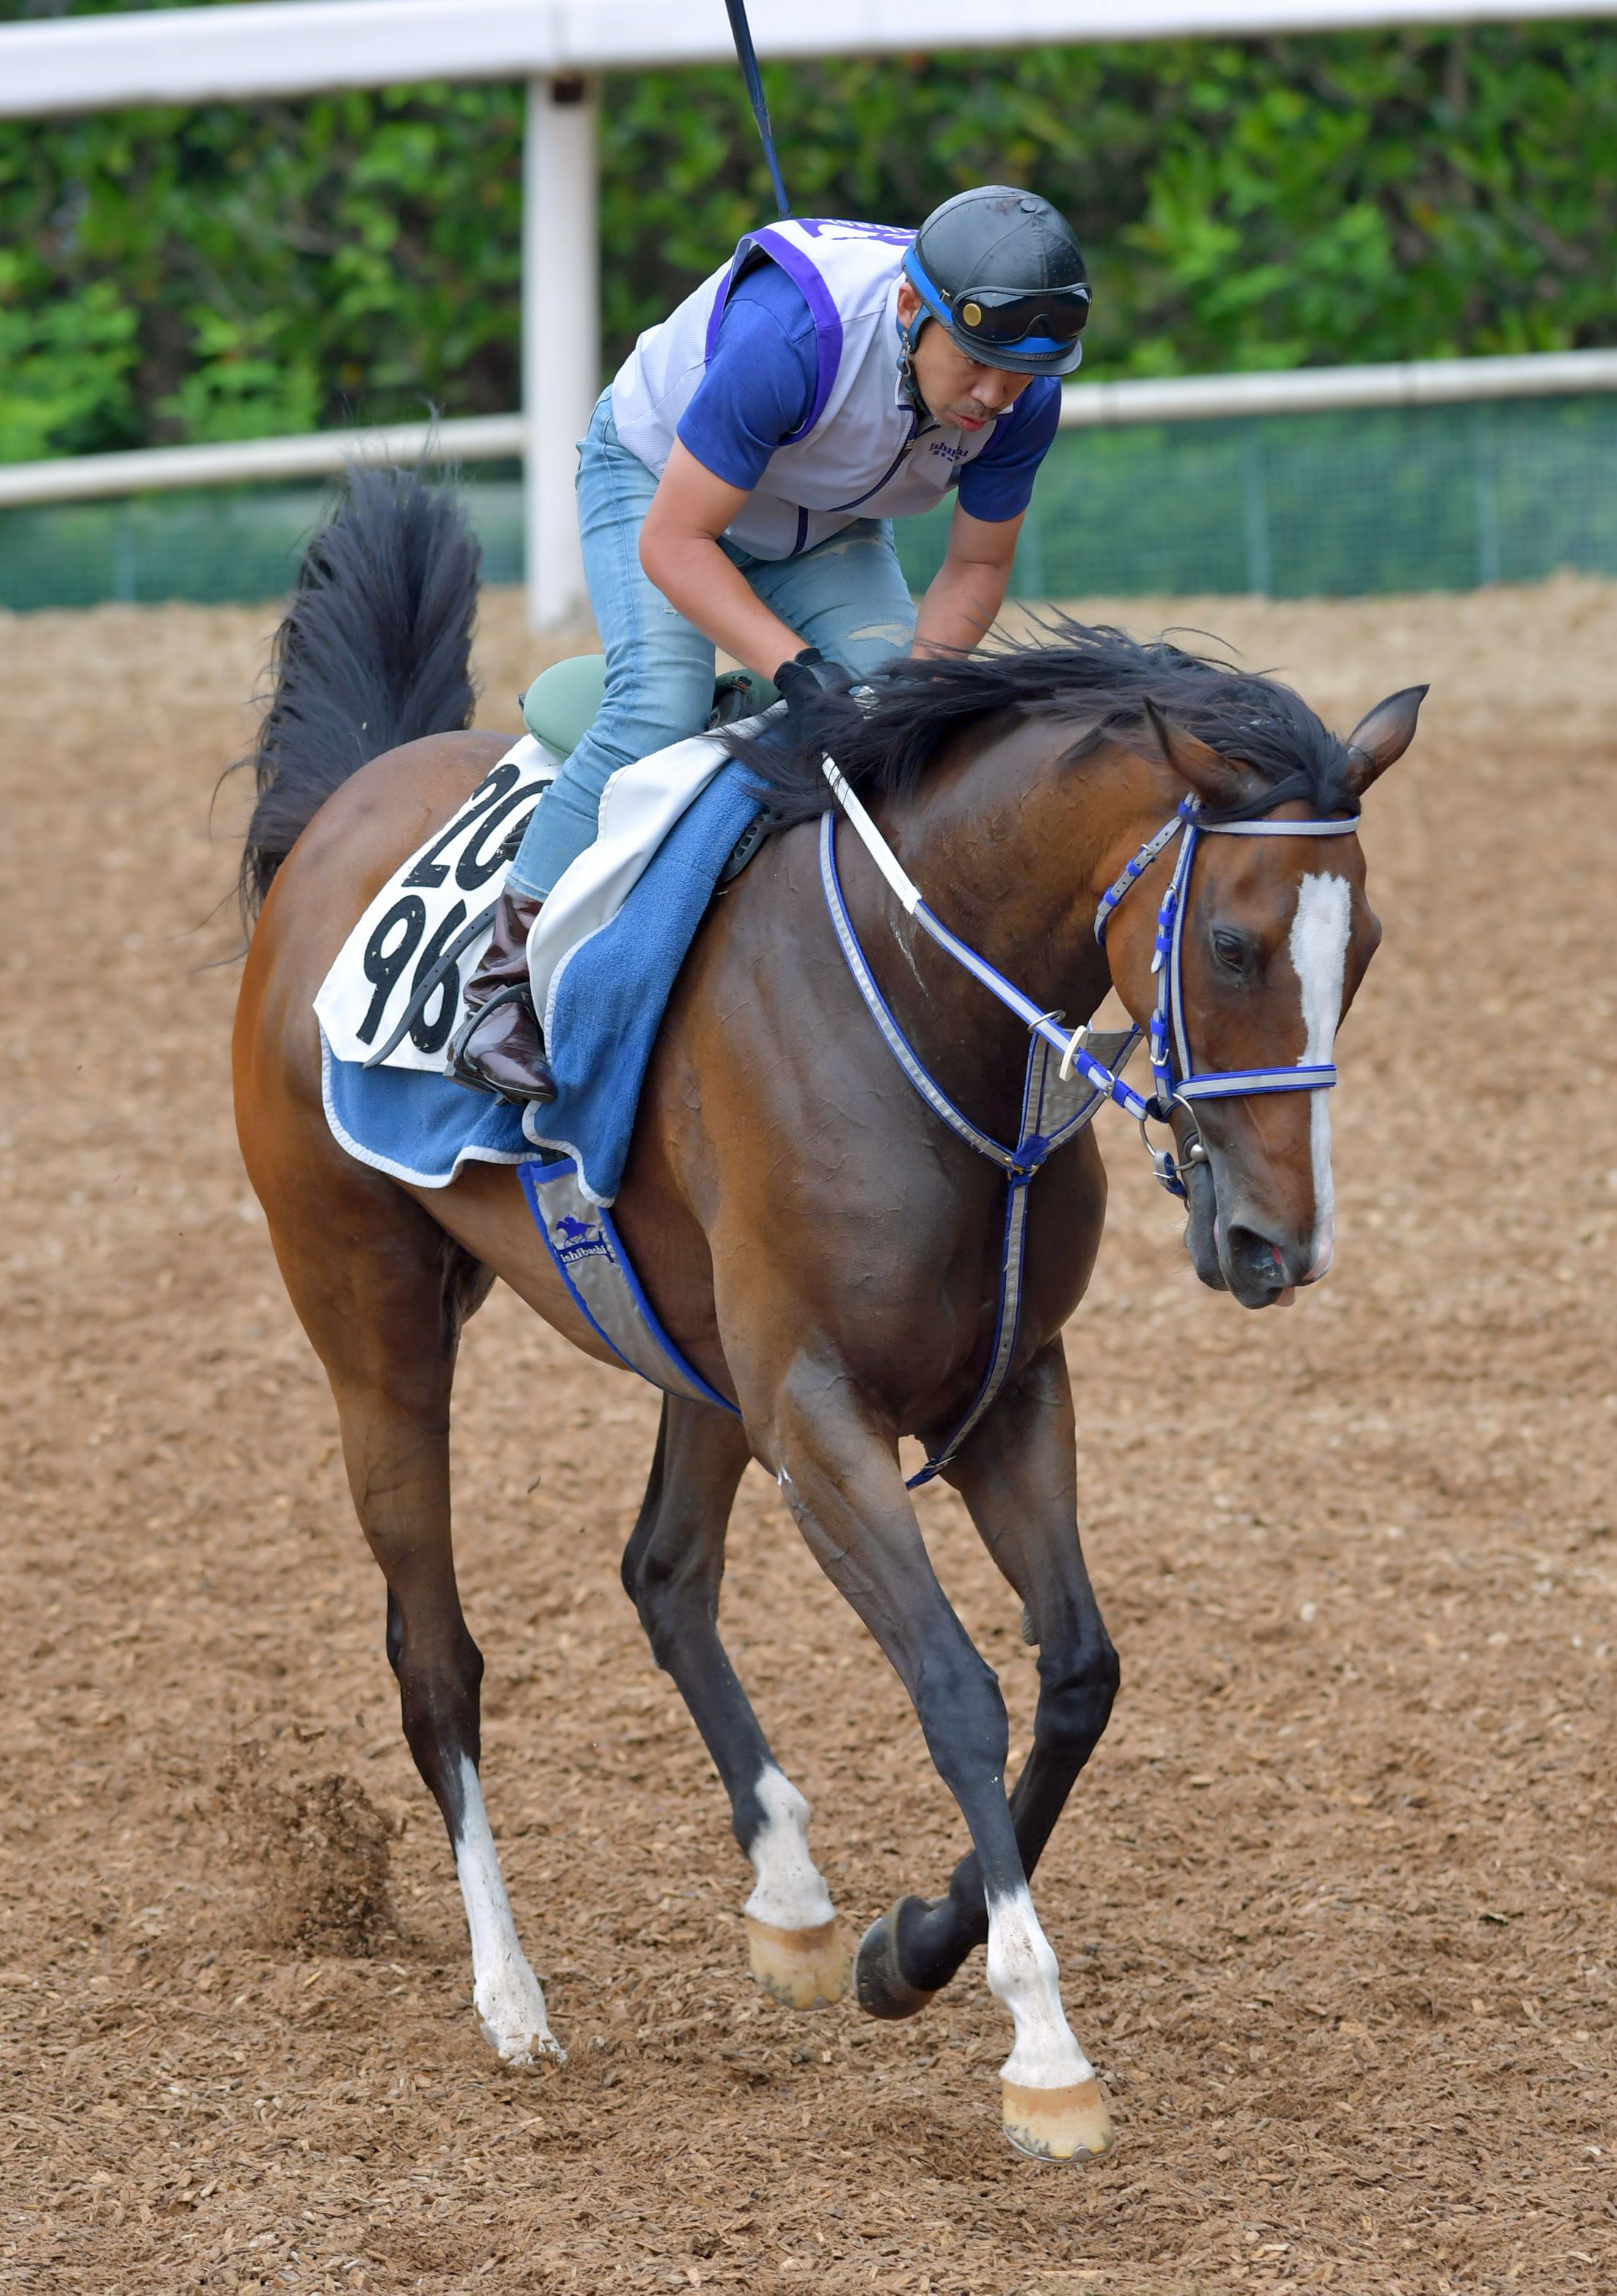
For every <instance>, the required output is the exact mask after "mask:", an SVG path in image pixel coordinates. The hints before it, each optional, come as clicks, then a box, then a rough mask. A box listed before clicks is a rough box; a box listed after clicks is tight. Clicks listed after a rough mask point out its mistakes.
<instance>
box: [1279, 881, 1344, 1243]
mask: <svg viewBox="0 0 1617 2296" xmlns="http://www.w3.org/2000/svg"><path fill="white" fill-rule="evenodd" d="M1352 907H1353V894H1352V887H1351V886H1350V885H1349V883H1348V881H1347V879H1346V878H1345V877H1333V876H1328V875H1327V874H1325V873H1323V872H1320V873H1316V874H1315V875H1312V876H1309V877H1304V878H1303V882H1302V883H1301V884H1300V885H1299V886H1298V888H1297V914H1296V915H1295V916H1294V918H1293V920H1292V929H1291V961H1292V964H1293V966H1294V969H1295V971H1296V975H1297V979H1298V980H1299V981H1300V982H1301V983H1302V988H1303V1030H1304V1032H1305V1037H1306V1041H1305V1043H1304V1045H1303V1060H1304V1061H1305V1062H1307V1063H1308V1064H1309V1065H1310V1066H1311V1067H1312V1066H1315V1065H1316V1064H1318V1065H1321V1066H1323V1064H1324V1063H1325V1062H1327V1061H1328V1060H1329V1059H1330V1057H1331V1048H1332V1046H1334V1045H1335V1041H1336V1029H1337V1026H1338V1024H1339V1022H1340V1021H1341V1019H1342V988H1343V979H1344V977H1345V973H1346V968H1347V945H1348V932H1349V929H1350V927H1351V925H1352ZM1308 1097H1309V1117H1308V1130H1309V1147H1310V1150H1311V1155H1312V1161H1313V1167H1314V1250H1313V1257H1312V1261H1311V1266H1310V1267H1309V1271H1308V1275H1307V1277H1306V1279H1305V1280H1306V1281H1307V1282H1309V1283H1318V1282H1319V1278H1320V1277H1321V1276H1322V1275H1325V1274H1327V1271H1328V1269H1329V1267H1330V1264H1331V1255H1332V1253H1333V1251H1335V1241H1336V1190H1335V1180H1334V1178H1333V1177H1332V1173H1331V1096H1330V1095H1329V1093H1328V1092H1311V1093H1310V1095H1309V1096H1308Z"/></svg>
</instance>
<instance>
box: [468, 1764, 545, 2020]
mask: <svg viewBox="0 0 1617 2296" xmlns="http://www.w3.org/2000/svg"><path fill="white" fill-rule="evenodd" d="M454 1870H455V1873H456V1874H457V1875H458V1876H459V1879H460V1883H461V1897H462V1898H464V1899H465V1901H466V1926H467V1928H468V1930H469V1931H470V1932H471V1998H472V2006H473V2007H474V2008H475V2009H476V2011H477V2013H478V2024H479V2025H480V2026H481V2027H482V2029H483V2038H484V2039H485V2040H486V2042H487V2043H488V2046H489V2047H490V2048H491V2049H493V2050H494V2051H495V2052H496V2053H497V2054H499V2055H500V2056H501V2057H502V2059H503V2060H504V2062H506V2063H507V2064H508V2065H527V2064H531V2063H532V2062H533V2061H534V2059H535V2057H562V2056H565V2054H566V2052H565V2051H564V2050H563V2048H562V2046H561V2045H560V2043H559V2041H558V2040H557V2039H556V2038H555V2036H554V2035H553V2034H552V2033H551V2027H550V2020H549V2019H548V2017H547V2016H546V2015H545V2013H544V1995H543V1991H542V1990H541V1989H540V1984H539V1980H538V1979H537V1978H536V1977H535V1975H534V1972H533V1971H532V1970H531V1969H530V1968H529V1967H528V1965H527V1956H526V1955H525V1954H524V1952H523V1950H522V1948H521V1946H520V1945H519V1943H518V1940H517V1925H516V1923H515V1922H513V1921H512V1919H511V1911H510V1899H509V1898H507V1896H506V1894H505V1883H504V1881H503V1880H502V1876H501V1873H500V1857H499V1853H498V1851H497V1850H496V1849H495V1848H494V1835H493V1833H491V1832H490V1830H489V1824H488V1814H487V1812H486V1810H485V1808H484V1807H483V1789H482V1787H481V1786H480V1785H479V1784H478V1774H477V1771H476V1769H475V1768H474V1767H473V1766H472V1763H471V1759H470V1756H468V1755H462V1756H461V1824H460V1828H459V1830H458V1832H457V1833H456V1835H455V1844H454Z"/></svg>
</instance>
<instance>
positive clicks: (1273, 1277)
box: [1229, 1225, 1295, 1287]
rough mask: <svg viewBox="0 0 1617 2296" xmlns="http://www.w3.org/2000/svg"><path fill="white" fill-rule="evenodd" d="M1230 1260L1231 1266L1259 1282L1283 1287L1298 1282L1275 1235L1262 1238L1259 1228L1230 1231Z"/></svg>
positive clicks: (1238, 1228)
mask: <svg viewBox="0 0 1617 2296" xmlns="http://www.w3.org/2000/svg"><path fill="white" fill-rule="evenodd" d="M1229 1263H1230V1265H1231V1267H1236V1268H1238V1269H1239V1270H1240V1271H1241V1273H1242V1274H1243V1275H1249V1276H1253V1277H1254V1278H1256V1279H1257V1281H1259V1282H1260V1283H1272V1284H1275V1285H1277V1286H1280V1287H1284V1286H1285V1285H1286V1284H1287V1283H1293V1282H1294V1281H1295V1278H1294V1275H1292V1274H1291V1272H1290V1270H1289V1268H1288V1266H1287V1262H1286V1254H1285V1252H1284V1251H1283V1250H1282V1249H1281V1247H1280V1246H1279V1245H1278V1243H1277V1242H1275V1240H1274V1238H1273V1237H1272V1236H1268V1235H1262V1234H1259V1232H1258V1230H1257V1229H1256V1228H1251V1227H1242V1226H1238V1225H1237V1226H1233V1227H1232V1228H1231V1229H1230V1231H1229Z"/></svg>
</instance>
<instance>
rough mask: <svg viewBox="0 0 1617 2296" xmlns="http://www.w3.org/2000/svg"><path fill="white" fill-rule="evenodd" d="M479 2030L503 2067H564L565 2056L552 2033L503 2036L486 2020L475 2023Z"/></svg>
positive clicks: (509, 2034)
mask: <svg viewBox="0 0 1617 2296" xmlns="http://www.w3.org/2000/svg"><path fill="white" fill-rule="evenodd" d="M478 2032H479V2033H481V2034H482V2036H483V2038H484V2039H485V2040H486V2042H487V2044H488V2046H489V2047H490V2048H491V2049H492V2050H493V2051H494V2054H495V2056H497V2057H498V2058H499V2060H500V2062H501V2063H502V2065H541V2064H544V2063H547V2062H548V2063H550V2064H554V2065H565V2064H566V2062H567V2061H568V2053H567V2051H566V2050H565V2049H564V2048H563V2047H562V2046H561V2044H560V2042H559V2040H558V2039H557V2038H556V2036H555V2035H554V2034H553V2033H551V2032H543V2033H535V2032H515V2033H513V2032H502V2031H501V2030H499V2029H498V2028H497V2027H495V2026H493V2025H491V2024H490V2023H489V2022H488V2020H487V2019H486V2017H479V2018H478Z"/></svg>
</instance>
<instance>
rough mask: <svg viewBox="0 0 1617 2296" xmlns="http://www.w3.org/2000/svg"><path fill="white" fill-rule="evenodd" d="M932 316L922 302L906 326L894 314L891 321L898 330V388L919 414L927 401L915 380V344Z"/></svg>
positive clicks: (922, 411) (924, 410)
mask: <svg viewBox="0 0 1617 2296" xmlns="http://www.w3.org/2000/svg"><path fill="white" fill-rule="evenodd" d="M932 316H933V315H932V313H931V312H930V311H929V310H928V309H927V307H926V305H925V304H924V303H923V304H922V305H921V307H920V308H919V311H917V313H916V315H915V316H914V317H913V318H912V319H911V322H910V324H909V325H908V326H907V327H906V326H905V324H904V323H903V321H902V319H901V318H898V317H897V316H894V322H893V324H894V326H895V327H896V328H897V330H898V381H899V388H900V389H901V390H902V392H903V394H904V396H905V397H906V398H908V399H909V401H910V404H911V406H913V407H914V408H915V409H916V411H917V412H918V413H919V414H925V413H926V411H927V403H926V401H925V399H924V398H922V397H921V394H920V386H919V383H918V382H917V381H916V380H915V346H916V343H917V341H918V340H919V337H920V332H921V329H922V328H923V327H924V326H925V325H926V324H927V320H928V319H929V318H931V317H932Z"/></svg>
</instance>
